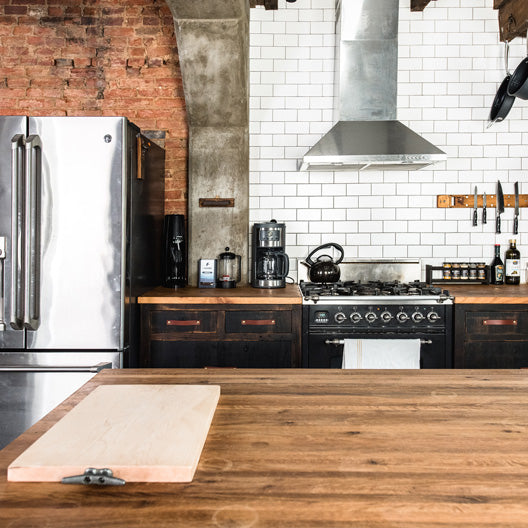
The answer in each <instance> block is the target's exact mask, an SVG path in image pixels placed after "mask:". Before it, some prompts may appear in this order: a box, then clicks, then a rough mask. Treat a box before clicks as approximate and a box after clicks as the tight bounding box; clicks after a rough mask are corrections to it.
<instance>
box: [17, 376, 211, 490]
mask: <svg viewBox="0 0 528 528" xmlns="http://www.w3.org/2000/svg"><path fill="white" fill-rule="evenodd" d="M219 396H220V387H219V386H218V385H187V384H186V385H139V386H138V385H102V386H100V387H97V388H96V389H95V390H94V391H93V392H91V393H90V394H89V395H88V396H87V397H86V398H84V400H82V401H81V402H80V403H79V404H78V405H77V406H76V407H74V408H73V409H72V410H71V411H70V412H69V413H68V414H67V415H66V416H64V417H63V418H62V419H61V420H59V421H58V422H57V423H56V424H55V425H54V426H53V427H52V428H51V429H50V430H49V431H47V432H46V433H45V434H44V435H42V436H41V437H40V438H39V439H38V440H37V441H36V442H35V443H34V444H32V445H31V446H30V447H29V448H28V449H26V451H24V452H23V453H22V454H21V455H20V456H19V457H18V458H17V459H16V460H15V461H13V462H12V463H11V464H10V466H9V467H8V469H7V479H8V480H9V481H12V482H60V481H61V480H62V479H63V478H64V477H71V476H76V475H82V474H83V473H84V471H85V469H87V468H98V469H103V468H110V469H112V472H113V475H114V476H115V477H118V478H121V479H123V480H125V481H126V482H190V481H191V480H192V479H193V476H194V472H195V470H196V466H197V465H198V460H199V459H200V453H201V452H202V448H203V445H204V443H205V439H206V438H207V433H208V432H209V426H210V424H211V420H212V418H213V414H214V411H215V409H216V405H217V403H218V398H219Z"/></svg>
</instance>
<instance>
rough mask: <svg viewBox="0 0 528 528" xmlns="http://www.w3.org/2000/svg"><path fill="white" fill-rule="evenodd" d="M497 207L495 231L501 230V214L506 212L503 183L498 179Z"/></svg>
mask: <svg viewBox="0 0 528 528" xmlns="http://www.w3.org/2000/svg"><path fill="white" fill-rule="evenodd" d="M496 207H497V209H496V211H495V213H496V215H497V216H496V218H495V233H500V232H501V218H500V215H501V214H502V213H504V194H503V192H502V185H501V182H500V181H497V205H496Z"/></svg>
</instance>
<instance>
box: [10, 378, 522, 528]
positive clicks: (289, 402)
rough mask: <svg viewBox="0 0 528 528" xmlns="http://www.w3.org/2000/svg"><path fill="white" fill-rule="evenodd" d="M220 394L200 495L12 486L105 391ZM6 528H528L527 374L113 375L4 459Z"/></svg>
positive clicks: (189, 489)
mask: <svg viewBox="0 0 528 528" xmlns="http://www.w3.org/2000/svg"><path fill="white" fill-rule="evenodd" d="M115 383H123V384H132V383H138V384H173V383H193V384H194V383H198V384H217V385H220V386H221V391H222V397H221V399H220V402H219V404H218V407H217V410H216V413H215V415H214V418H213V421H212V424H211V429H210V431H209V435H208V438H207V441H206V444H205V446H204V450H203V452H202V456H201V459H200V462H199V464H198V468H197V471H196V474H195V478H194V480H193V482H191V483H186V484H182V483H179V484H176V483H170V484H162V483H130V484H126V485H125V486H123V487H119V488H102V487H92V486H69V485H64V484H56V483H18V482H6V468H7V465H8V464H9V463H10V462H11V461H12V460H13V459H14V458H16V456H18V455H19V454H20V453H21V452H22V451H23V450H24V449H25V448H26V447H27V446H28V445H29V444H30V443H31V442H33V441H34V440H36V439H37V438H38V437H39V436H40V435H41V434H42V433H43V432H44V431H45V430H46V429H48V428H49V427H50V426H51V425H52V424H53V423H55V422H56V421H57V420H58V419H59V418H60V417H61V416H62V415H64V413H65V412H67V411H68V410H69V409H70V408H71V407H72V405H74V404H75V403H76V402H77V401H79V400H80V399H81V398H82V397H84V396H85V395H86V394H88V393H89V392H90V391H91V390H92V389H93V388H94V387H95V386H96V385H98V384H115ZM0 467H1V469H0V471H1V474H0V526H2V527H9V528H14V527H24V528H32V527H44V526H54V527H68V528H72V527H86V528H95V527H100V526H112V527H119V528H121V527H123V528H124V527H127V528H129V527H139V526H141V527H145V526H147V527H151V526H152V527H163V528H168V527H171V528H172V527H180V526H182V527H186V528H187V527H191V528H194V527H224V528H242V527H244V528H250V527H251V528H257V527H266V528H271V527H273V528H277V527H279V528H280V527H295V528H298V527H309V528H315V527H318V528H321V527H325V528H326V527H336V528H337V527H339V528H345V527H347V528H348V527H360V528H366V527H369V528H370V527H373V528H381V527H383V528H431V527H433V528H434V527H448V526H449V527H453V526H457V527H465V528H476V527H478V528H491V527H493V528H497V527H501V528H504V527H526V526H527V525H528V372H527V371H524V370H512V371H493V370H490V371H470V370H460V371H457V370H454V371H450V370H435V371H427V370H417V371H384V372H380V371H342V370H333V371H330V370H327V371H321V370H291V369H284V370H236V369H226V370H223V369H211V370H122V371H117V370H113V371H102V372H101V373H99V374H97V376H95V377H94V378H93V380H92V381H90V382H88V384H86V385H85V386H84V387H83V388H82V389H80V390H79V391H78V392H77V393H76V394H74V395H73V396H72V397H70V398H69V399H68V400H66V402H65V403H63V404H62V405H61V406H60V407H58V408H57V409H55V410H54V411H52V412H51V413H50V414H49V415H48V416H46V417H45V418H44V419H43V420H41V421H40V422H38V423H37V424H35V425H34V426H33V427H32V428H31V429H29V430H28V431H27V432H26V433H24V434H23V435H22V436H21V437H19V438H18V439H17V440H15V441H14V442H12V443H11V444H10V445H9V446H7V447H6V448H5V449H4V450H2V451H0Z"/></svg>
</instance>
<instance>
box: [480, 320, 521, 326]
mask: <svg viewBox="0 0 528 528" xmlns="http://www.w3.org/2000/svg"><path fill="white" fill-rule="evenodd" d="M482 324H483V325H485V326H517V319H485V320H484V321H482Z"/></svg>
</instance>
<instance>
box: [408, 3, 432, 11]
mask: <svg viewBox="0 0 528 528" xmlns="http://www.w3.org/2000/svg"><path fill="white" fill-rule="evenodd" d="M430 1H431V0H411V11H423V10H424V9H425V8H426V6H427V4H428V3H429V2H430Z"/></svg>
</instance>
